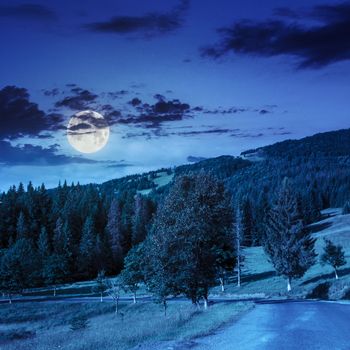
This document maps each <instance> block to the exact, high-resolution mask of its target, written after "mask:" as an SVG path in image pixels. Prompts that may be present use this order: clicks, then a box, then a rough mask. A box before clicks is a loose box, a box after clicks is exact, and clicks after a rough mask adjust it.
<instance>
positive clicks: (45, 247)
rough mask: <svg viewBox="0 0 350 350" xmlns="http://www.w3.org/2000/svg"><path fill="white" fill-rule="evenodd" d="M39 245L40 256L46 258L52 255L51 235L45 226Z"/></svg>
mask: <svg viewBox="0 0 350 350" xmlns="http://www.w3.org/2000/svg"><path fill="white" fill-rule="evenodd" d="M37 245H38V253H39V256H40V258H41V259H42V260H44V259H45V258H47V257H48V256H49V255H50V246H49V237H48V234H47V231H46V228H45V227H42V228H41V231H40V235H39V239H38V244H37Z"/></svg>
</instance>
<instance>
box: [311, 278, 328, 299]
mask: <svg viewBox="0 0 350 350" xmlns="http://www.w3.org/2000/svg"><path fill="white" fill-rule="evenodd" d="M330 286H331V284H330V283H329V282H324V283H320V284H318V285H317V286H316V287H315V288H314V289H313V290H312V291H311V293H309V294H308V295H307V296H306V297H307V298H310V299H325V300H328V299H329V295H328V293H329V288H330Z"/></svg>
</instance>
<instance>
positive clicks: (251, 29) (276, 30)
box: [202, 2, 350, 69]
mask: <svg viewBox="0 0 350 350" xmlns="http://www.w3.org/2000/svg"><path fill="white" fill-rule="evenodd" d="M291 19H292V21H291ZM310 20H312V21H314V22H313V24H310V22H311V21H310ZM218 33H219V35H220V36H221V40H220V41H219V42H218V43H217V44H216V45H214V46H208V47H206V48H204V49H202V55H203V56H209V57H212V58H219V57H222V56H224V55H227V54H228V53H230V52H234V53H236V54H245V55H252V56H263V57H272V56H280V55H286V56H291V57H294V58H295V59H296V61H297V67H298V68H302V69H306V68H321V67H325V66H327V65H329V64H332V63H335V62H340V61H345V60H349V59H350V42H349V35H350V2H344V3H340V4H335V5H322V6H316V7H314V8H312V9H310V10H307V11H306V10H301V11H294V10H291V9H289V8H282V9H278V10H277V11H275V17H274V18H271V19H268V20H266V21H262V22H261V21H250V20H242V21H238V22H236V23H234V24H233V25H232V26H231V27H226V28H221V29H219V30H218Z"/></svg>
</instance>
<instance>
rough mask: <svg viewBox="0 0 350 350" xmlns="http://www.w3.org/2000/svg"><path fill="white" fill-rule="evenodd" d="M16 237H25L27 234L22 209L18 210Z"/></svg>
mask: <svg viewBox="0 0 350 350" xmlns="http://www.w3.org/2000/svg"><path fill="white" fill-rule="evenodd" d="M16 232H17V237H16V239H17V240H18V239H21V238H27V237H28V236H29V232H28V226H27V222H26V218H25V216H24V213H23V211H21V212H20V214H19V216H18V220H17V225H16Z"/></svg>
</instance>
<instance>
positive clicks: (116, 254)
mask: <svg viewBox="0 0 350 350" xmlns="http://www.w3.org/2000/svg"><path fill="white" fill-rule="evenodd" d="M107 232H108V234H109V240H110V246H111V251H112V258H113V263H114V266H115V270H116V271H120V269H121V268H122V265H123V233H122V227H121V208H120V205H119V201H118V200H117V199H116V198H114V199H113V200H112V203H111V206H110V209H109V213H108V222H107Z"/></svg>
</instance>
